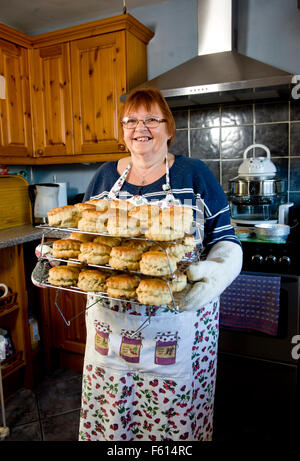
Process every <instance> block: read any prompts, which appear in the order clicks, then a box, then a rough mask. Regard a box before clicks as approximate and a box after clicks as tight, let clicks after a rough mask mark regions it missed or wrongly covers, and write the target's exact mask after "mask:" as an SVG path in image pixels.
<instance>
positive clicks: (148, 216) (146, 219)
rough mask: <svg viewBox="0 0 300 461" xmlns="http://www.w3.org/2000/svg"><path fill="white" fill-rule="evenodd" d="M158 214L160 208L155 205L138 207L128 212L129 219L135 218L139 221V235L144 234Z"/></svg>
mask: <svg viewBox="0 0 300 461" xmlns="http://www.w3.org/2000/svg"><path fill="white" fill-rule="evenodd" d="M159 213H160V207H159V206H157V205H150V204H149V205H147V204H144V205H139V206H136V207H135V208H133V209H132V210H130V211H129V213H128V215H129V216H130V217H133V218H136V219H137V220H138V221H139V226H140V229H141V233H142V234H144V233H145V232H146V231H147V230H148V229H149V226H150V225H151V222H152V221H153V220H155V219H156V218H157V217H158V216H159Z"/></svg>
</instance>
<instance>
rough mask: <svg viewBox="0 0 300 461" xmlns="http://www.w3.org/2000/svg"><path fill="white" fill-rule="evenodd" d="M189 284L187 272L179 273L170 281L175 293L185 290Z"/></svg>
mask: <svg viewBox="0 0 300 461" xmlns="http://www.w3.org/2000/svg"><path fill="white" fill-rule="evenodd" d="M186 285H187V276H186V275H185V274H181V275H179V277H177V278H176V279H173V280H172V281H171V282H170V287H171V290H172V292H173V293H177V292H179V291H182V290H184V288H185V287H186Z"/></svg>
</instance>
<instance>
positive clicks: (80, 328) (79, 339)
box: [48, 288, 87, 355]
mask: <svg viewBox="0 0 300 461" xmlns="http://www.w3.org/2000/svg"><path fill="white" fill-rule="evenodd" d="M48 291H49V309H50V318H51V329H52V334H53V336H52V340H53V346H54V348H56V349H62V350H65V351H69V352H73V353H76V354H82V355H83V354H84V349H85V339H86V330H85V315H84V310H85V307H86V299H87V298H86V295H83V294H80V293H72V292H70V291H64V290H60V291H59V292H58V295H57V290H55V289H53V288H49V289H48ZM55 303H56V304H57V306H58V307H59V309H60V310H61V312H62V314H63V315H64V317H65V319H66V320H67V321H69V320H71V319H73V317H75V318H74V319H73V320H71V322H70V326H67V325H66V323H65V322H64V320H63V318H62V316H61V314H60V313H59V311H58V309H57V307H56V305H55ZM82 312H83V313H82ZM78 314H81V315H78Z"/></svg>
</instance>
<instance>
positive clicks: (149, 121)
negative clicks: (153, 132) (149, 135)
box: [144, 117, 159, 128]
mask: <svg viewBox="0 0 300 461" xmlns="http://www.w3.org/2000/svg"><path fill="white" fill-rule="evenodd" d="M144 124H145V126H146V127H147V128H156V127H157V126H158V125H159V119H157V118H154V117H149V118H145V120H144Z"/></svg>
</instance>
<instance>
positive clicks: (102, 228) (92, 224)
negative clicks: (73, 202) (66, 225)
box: [78, 209, 108, 232]
mask: <svg viewBox="0 0 300 461" xmlns="http://www.w3.org/2000/svg"><path fill="white" fill-rule="evenodd" d="M107 218H108V215H107V211H98V210H96V209H95V210H84V211H83V212H82V217H81V219H80V220H79V222H78V229H79V230H81V231H85V232H106V230H107V229H106V222H107Z"/></svg>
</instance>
